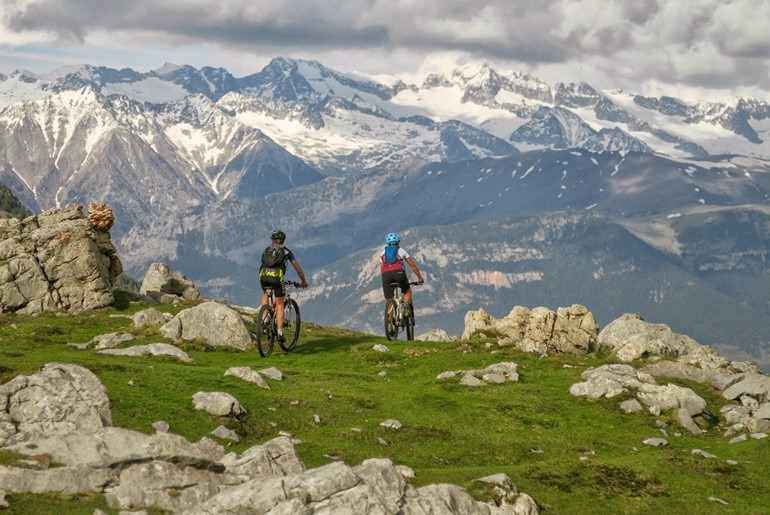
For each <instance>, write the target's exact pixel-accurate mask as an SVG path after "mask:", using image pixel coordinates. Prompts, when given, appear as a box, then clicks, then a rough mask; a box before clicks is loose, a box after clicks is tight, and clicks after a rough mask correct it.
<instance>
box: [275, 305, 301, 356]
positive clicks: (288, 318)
mask: <svg viewBox="0 0 770 515" xmlns="http://www.w3.org/2000/svg"><path fill="white" fill-rule="evenodd" d="M300 324H301V320H300V317H299V305H298V304H297V301H296V300H294V299H288V300H287V301H286V305H285V306H284V307H283V337H284V338H285V339H286V341H285V342H282V341H280V340H278V344H279V345H280V346H281V348H282V349H283V350H284V351H286V352H289V351H292V350H294V347H296V346H297V340H299V329H300Z"/></svg>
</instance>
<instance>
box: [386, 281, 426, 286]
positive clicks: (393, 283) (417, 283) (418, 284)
mask: <svg viewBox="0 0 770 515" xmlns="http://www.w3.org/2000/svg"><path fill="white" fill-rule="evenodd" d="M409 284H410V285H412V286H422V285H423V284H425V281H410V282H409ZM400 285H401V283H397V282H392V283H389V286H400Z"/></svg>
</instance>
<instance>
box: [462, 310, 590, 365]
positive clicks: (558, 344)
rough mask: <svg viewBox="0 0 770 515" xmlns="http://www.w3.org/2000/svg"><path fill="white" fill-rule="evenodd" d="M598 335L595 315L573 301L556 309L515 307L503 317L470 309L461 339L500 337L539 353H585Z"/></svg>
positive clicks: (502, 343)
mask: <svg viewBox="0 0 770 515" xmlns="http://www.w3.org/2000/svg"><path fill="white" fill-rule="evenodd" d="M598 334H599V325H598V324H597V323H596V319H595V318H594V316H593V314H592V313H591V312H590V311H588V309H587V308H586V307H585V306H581V305H580V304H573V305H572V306H570V307H568V308H559V309H557V310H556V312H554V311H551V310H550V309H548V308H544V307H536V308H534V309H529V308H526V307H524V306H514V308H513V309H512V310H511V312H510V313H509V314H508V315H506V316H505V317H504V318H502V319H500V320H496V319H494V318H493V317H492V316H491V315H489V314H488V313H487V312H486V311H484V309H479V310H478V311H469V312H468V313H466V315H465V329H464V331H463V334H462V336H461V338H462V339H468V338H471V337H472V336H485V337H496V338H497V344H498V345H501V346H502V345H515V346H517V347H518V348H520V349H521V350H523V351H526V352H537V353H539V354H558V353H569V354H585V353H586V352H590V351H591V350H593V348H594V347H595V345H596V337H597V335H598Z"/></svg>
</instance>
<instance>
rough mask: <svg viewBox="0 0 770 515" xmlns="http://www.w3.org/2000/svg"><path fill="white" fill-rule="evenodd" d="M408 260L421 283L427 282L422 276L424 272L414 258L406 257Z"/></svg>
mask: <svg viewBox="0 0 770 515" xmlns="http://www.w3.org/2000/svg"><path fill="white" fill-rule="evenodd" d="M406 262H407V263H408V264H409V266H410V267H412V270H413V271H414V275H416V276H417V280H418V281H420V282H421V283H424V282H425V279H423V278H422V274H421V273H420V270H419V269H418V268H417V265H415V264H414V260H412V258H411V257H408V258H406Z"/></svg>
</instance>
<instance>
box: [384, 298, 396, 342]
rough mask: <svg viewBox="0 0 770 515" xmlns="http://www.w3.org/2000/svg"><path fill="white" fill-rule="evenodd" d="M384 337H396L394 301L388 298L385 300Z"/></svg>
mask: <svg viewBox="0 0 770 515" xmlns="http://www.w3.org/2000/svg"><path fill="white" fill-rule="evenodd" d="M385 338H387V339H388V340H397V339H398V322H397V320H396V301H395V300H393V299H388V300H387V301H386V302H385Z"/></svg>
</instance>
